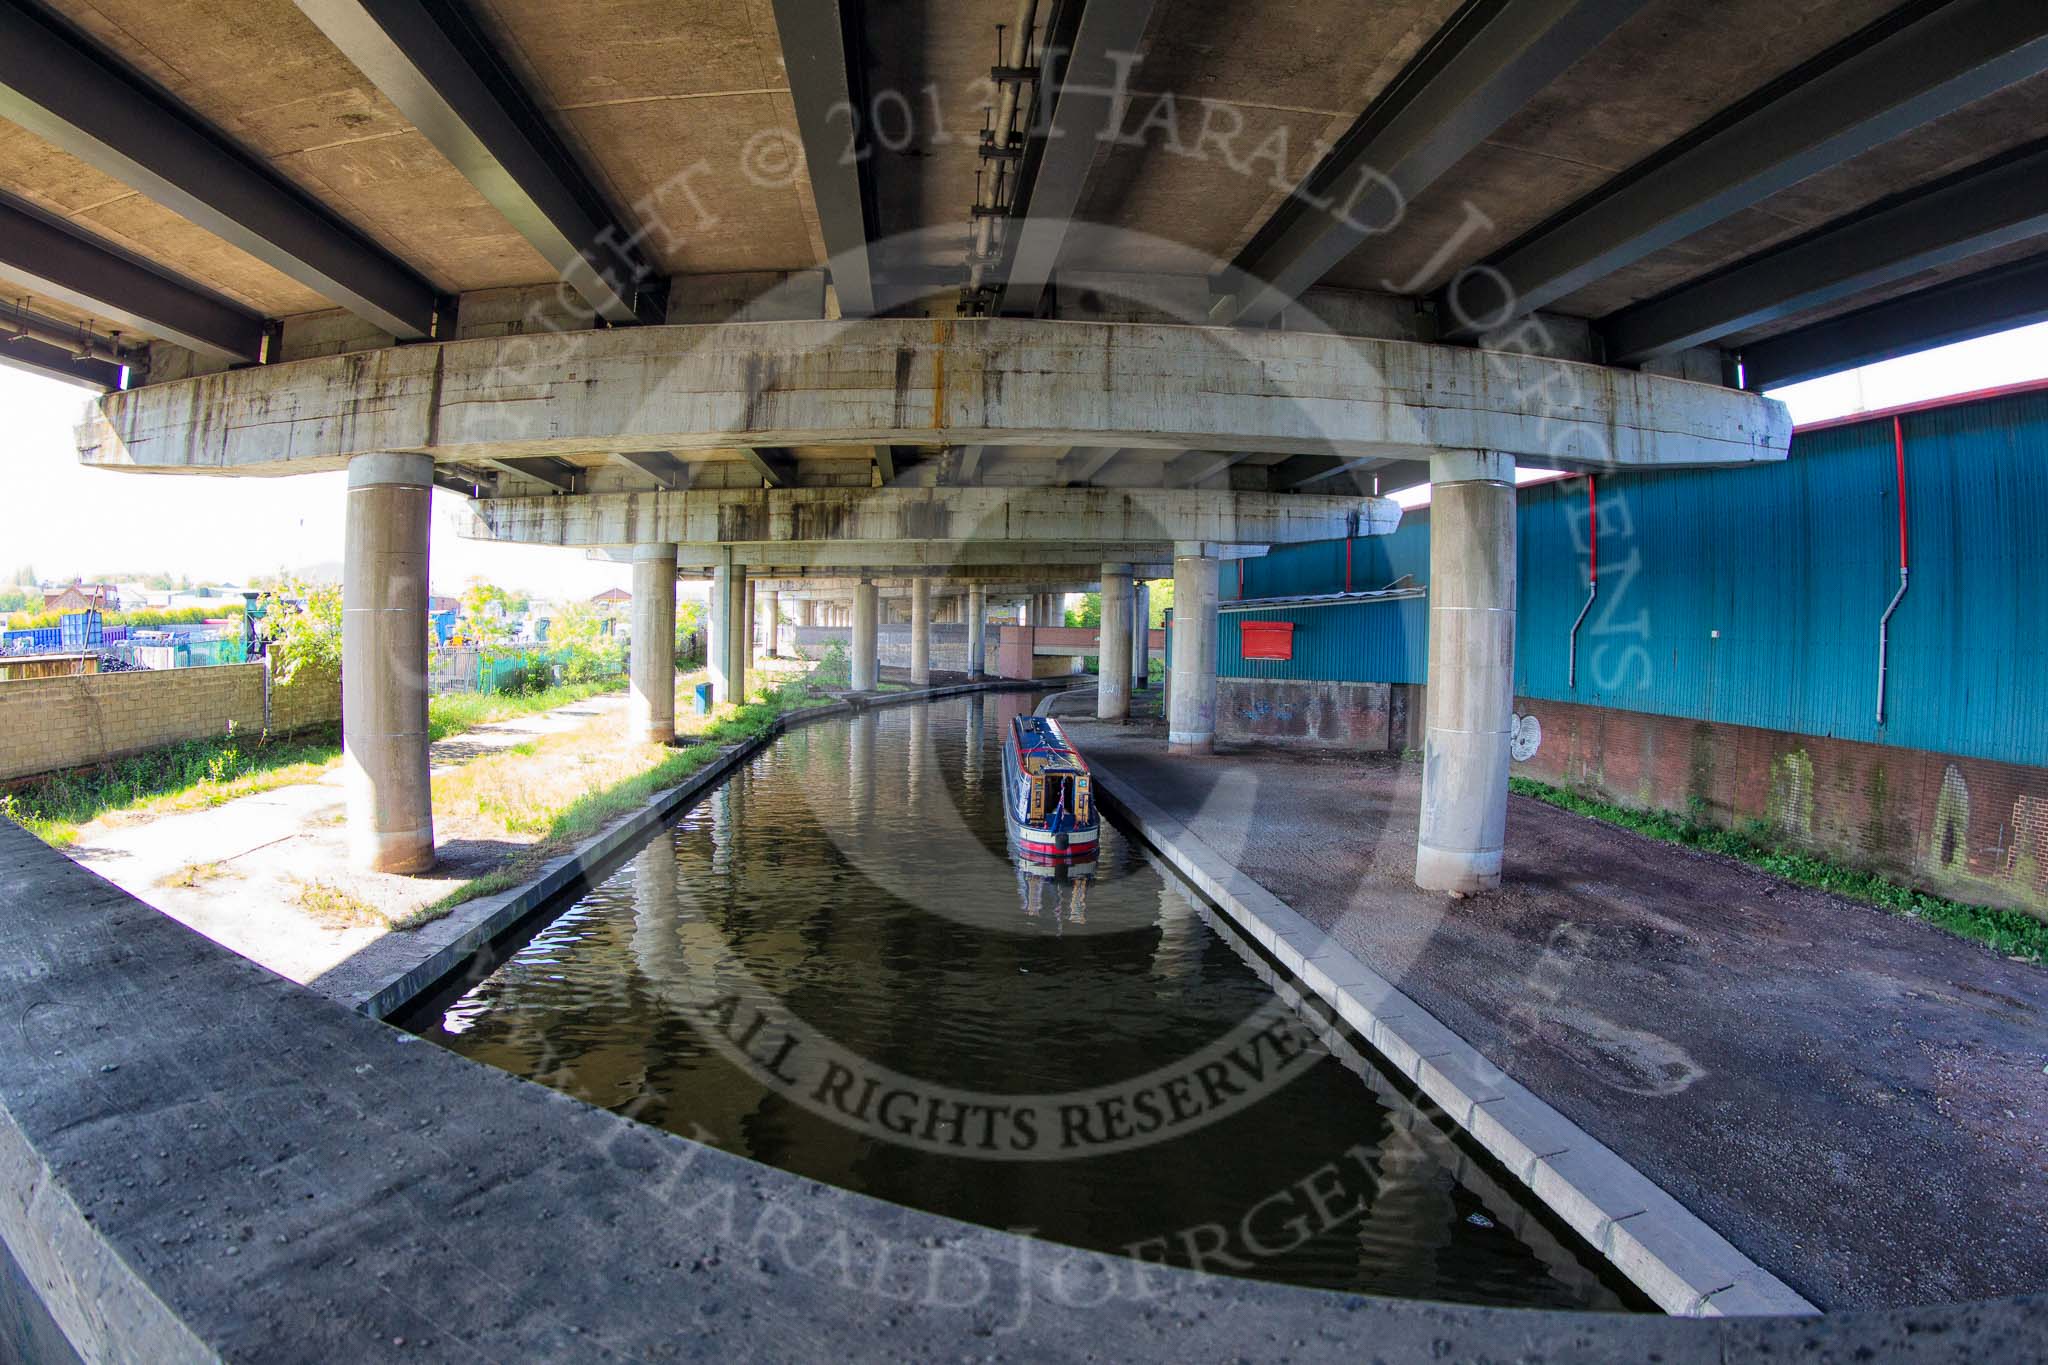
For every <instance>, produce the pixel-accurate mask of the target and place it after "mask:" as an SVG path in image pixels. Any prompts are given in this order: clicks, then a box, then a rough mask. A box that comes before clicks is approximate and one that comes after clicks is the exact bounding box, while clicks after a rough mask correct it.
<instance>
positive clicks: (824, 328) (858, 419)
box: [78, 318, 1791, 474]
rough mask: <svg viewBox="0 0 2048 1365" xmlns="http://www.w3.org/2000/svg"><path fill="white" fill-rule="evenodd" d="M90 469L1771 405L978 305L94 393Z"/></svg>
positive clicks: (1584, 439)
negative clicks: (999, 313) (1031, 315)
mask: <svg viewBox="0 0 2048 1365" xmlns="http://www.w3.org/2000/svg"><path fill="white" fill-rule="evenodd" d="M78 439H79V452H80V459H81V460H82V461H83V462H85V463H87V464H93V465H105V466H110V467H129V468H136V469H155V470H184V471H189V472H206V473H217V474H221V473H250V474H256V473H271V474H283V473H303V472H308V471H313V470H320V469H333V468H339V467H340V466H341V465H342V463H343V462H345V461H346V460H347V459H348V458H349V457H350V456H352V455H357V454H361V453H363V452H365V451H393V450H421V451H428V452H430V453H432V454H434V455H436V456H437V457H440V458H445V459H449V460H479V459H507V458H519V457H522V456H545V455H563V454H585V455H587V454H593V453H609V454H619V453H625V452H630V451H642V450H692V449H697V450H710V449H732V448H735V447H738V446H746V447H756V446H806V445H832V444H909V445H918V444H923V445H934V444H954V445H963V446H981V445H1020V444H1021V445H1054V446H1102V447H1111V446H1114V447H1133V448H1149V449H1162V450H1174V449H1226V450H1237V451H1248V452H1268V453H1282V454H1324V453H1336V454H1340V455H1353V456H1375V455H1389V454H1392V455H1410V456H1412V455H1413V454H1414V453H1416V452H1418V451H1425V452H1426V451H1429V450H1435V449H1444V448H1474V449H1485V450H1499V451H1504V452H1507V453H1509V454H1512V455H1515V456H1516V457H1518V458H1520V459H1523V460H1525V461H1527V462H1530V463H1533V464H1538V465H1551V466H1557V467H1560V468H1596V469H1603V468H1611V467H1616V466H1623V467H1628V466H1661V465H1720V464H1743V463H1748V462H1751V461H1756V460H1770V459H1778V458H1782V457H1783V455H1784V453H1785V450H1786V448H1787V446H1788V445H1789V443H1790V439H1791V420H1790V418H1789V416H1788V415H1787V413H1786V410H1785V408H1784V406H1783V405H1782V404H1780V403H1778V402H1776V401H1774V400H1771V399H1766V398H1762V397H1759V396H1757V395H1755V394H1750V393H1744V392H1742V391H1740V390H1735V389H1726V388H1721V387H1718V386H1715V385H1710V384H1699V383H1693V382H1690V381H1686V380H1679V379H1669V378H1665V377H1662V376H1658V375H1651V374H1644V373H1640V372H1634V371H1624V370H1616V369H1610V368H1607V367H1605V366H1599V365H1589V364H1584V363H1581V362H1575V361H1564V360H1552V359H1548V358H1545V357H1540V356H1533V355H1527V354H1523V353H1520V352H1513V351H1482V350H1474V349H1468V348H1465V347H1457V346H1442V345H1431V344H1425V343H1419V342H1407V341H1385V340H1369V339H1362V338H1356V337H1340V336H1334V335H1331V334H1328V333H1320V332H1284V331H1248V330H1238V329H1234V328H1224V327H1185V326H1171V327H1169V326H1155V325H1143V324H1135V323H1092V322H1061V321H1038V320H1029V319H1008V318H980V319H960V320H936V321H935V320H931V319H923V318H901V319H868V320H863V321H851V322H773V323H758V322H750V323H724V324H718V325H713V326H698V327H634V328H622V329H615V330H610V331H587V332H558V333H541V334H530V335H522V336H514V337H496V338H489V339H481V340H474V341H456V342H447V343H443V344H439V345H420V346H405V347H395V348H390V349H385V350H378V351H363V352H356V353H353V354H349V355H342V356H329V357H321V358H317V359H311V360H300V361H293V362H290V363H287V364H279V365H268V366H261V367H255V368H250V369H244V370H234V371H229V372H227V373H223V374H211V375H204V376H200V377H197V378H193V379H184V380H176V381H172V382H169V383H165V384H157V385H149V386H145V387H143V388H139V389H131V390H128V391H126V392H117V393H110V394H107V395H105V396H104V397H103V398H101V399H100V401H99V403H98V405H97V407H96V408H95V409H94V410H93V412H92V414H91V415H90V416H89V417H88V419H87V421H86V423H85V425H84V426H83V427H82V428H81V429H80V432H79V438H78Z"/></svg>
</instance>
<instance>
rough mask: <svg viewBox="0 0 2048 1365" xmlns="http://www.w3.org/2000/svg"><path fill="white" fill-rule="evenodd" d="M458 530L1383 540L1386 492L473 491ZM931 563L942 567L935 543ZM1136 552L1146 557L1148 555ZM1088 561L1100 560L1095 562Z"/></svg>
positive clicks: (555, 534) (847, 538)
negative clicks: (480, 494) (530, 494)
mask: <svg viewBox="0 0 2048 1365" xmlns="http://www.w3.org/2000/svg"><path fill="white" fill-rule="evenodd" d="M468 510H469V517H468V519H467V521H465V522H462V523H459V533H460V534H461V535H463V536H465V537H468V538H471V539H477V540H502V541H513V542H517V543H521V544H529V545H560V546H611V545H634V544H648V543H674V544H682V545H716V544H791V545H812V544H834V543H844V542H857V543H861V544H864V545H867V546H870V547H872V548H871V549H869V550H868V551H866V553H867V554H868V556H869V558H867V560H866V562H867V563H870V564H874V565H878V566H879V565H887V564H891V563H896V562H900V559H897V558H892V557H891V556H892V555H897V554H898V552H897V551H895V550H893V549H891V548H890V547H892V546H897V545H900V544H903V543H906V542H912V541H918V542H927V543H931V542H937V543H939V544H940V545H945V544H960V545H970V544H983V545H986V544H1001V545H1005V546H1015V547H1016V550H1015V551H1013V553H1016V552H1022V551H1028V550H1029V549H1030V548H1031V547H1032V546H1036V545H1047V546H1058V547H1064V548H1065V550H1066V552H1069V553H1070V552H1071V551H1072V549H1073V547H1076V546H1093V545H1096V544H1138V545H1153V546H1170V545H1173V544H1186V543H1191V542H1200V543H1203V544H1204V545H1205V546H1207V545H1208V544H1212V543H1214V542H1230V543H1235V542H1258V543H1261V544H1276V545H1277V544H1289V543H1294V542H1300V541H1313V540H1333V539H1337V538H1340V537H1343V536H1348V535H1386V534H1389V533H1391V532H1392V531H1393V530H1394V529H1395V528H1396V527H1398V526H1399V525H1400V522H1401V509H1400V506H1399V505H1398V504H1397V503H1395V502H1394V501H1393V500H1392V499H1391V498H1373V497H1359V496H1355V495H1354V496H1348V497H1333V496H1324V495H1320V494H1308V493H1230V492H1208V491H1202V490H1196V489H1175V488H1160V489H1151V490H1147V491H1145V492H1143V493H1140V494H1135V495H1134V494H1132V493H1131V492H1130V490H1128V489H1114V488H953V487H944V488H730V489H702V490H693V491H691V492H687V493H667V492H645V493H592V494H584V495H579V496H575V497H546V498H477V499H475V500H473V501H472V502H471V503H470V504H469V509H468ZM934 557H935V558H937V559H938V561H939V562H945V557H944V552H943V550H941V551H940V552H939V553H938V554H937V555H936V556H934ZM1143 557H1144V558H1152V557H1153V556H1150V555H1146V556H1143ZM1095 562H1096V563H1097V564H1098V565H1099V564H1100V563H1101V560H1100V559H1099V558H1098V559H1097V560H1096V561H1095Z"/></svg>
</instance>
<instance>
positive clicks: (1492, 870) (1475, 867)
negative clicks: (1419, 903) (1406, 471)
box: [1175, 451, 1515, 893]
mask: <svg viewBox="0 0 2048 1365" xmlns="http://www.w3.org/2000/svg"><path fill="white" fill-rule="evenodd" d="M1430 484H1431V489H1430V512H1429V521H1430V535H1429V719H1428V733H1427V736H1426V738H1425V739H1424V741H1423V749H1422V820H1421V826H1420V828H1419V830H1418V832H1417V835H1416V849H1415V884H1416V885H1417V886H1420V887H1422V888H1423V889H1424V890H1428V891H1455V892H1459V893H1464V892H1469V891H1485V890H1491V889H1492V888H1494V887H1497V886H1499V885H1500V864H1501V848H1502V845H1503V844H1504V843H1505V840H1506V833H1507V812H1508V740H1509V733H1510V727H1511V725H1512V722H1513V710H1514V695H1515V676H1514V674H1515V462H1514V459H1513V457H1511V456H1508V455H1502V454H1498V453H1495V452H1491V451H1468V452H1464V453H1454V454H1447V455H1439V456H1437V457H1436V458H1435V459H1433V460H1432V461H1431V462H1430ZM1177 606H1178V603H1177V602H1176V607H1177ZM1175 615H1176V617H1178V615H1179V613H1178V610H1176V612H1175ZM1176 657H1178V655H1176ZM1175 685H1176V687H1177V686H1178V680H1177V679H1176V683H1175Z"/></svg>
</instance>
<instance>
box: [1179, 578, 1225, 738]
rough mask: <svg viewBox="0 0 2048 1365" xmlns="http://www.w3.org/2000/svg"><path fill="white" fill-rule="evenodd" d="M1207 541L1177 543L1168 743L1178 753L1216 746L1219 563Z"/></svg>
mask: <svg viewBox="0 0 2048 1365" xmlns="http://www.w3.org/2000/svg"><path fill="white" fill-rule="evenodd" d="M1207 548H1208V547H1207V546H1204V545H1176V546H1174V547H1173V693H1172V696H1171V697H1169V698H1168V701H1167V707H1168V710H1167V716H1166V747H1167V751H1168V752H1170V753H1176V754H1206V753H1213V752H1215V749H1216V584H1217V578H1218V572H1219V567H1220V566H1219V564H1218V561H1217V559H1216V557H1215V556H1213V555H1207V554H1203V553H1202V551H1203V550H1205V549H1207Z"/></svg>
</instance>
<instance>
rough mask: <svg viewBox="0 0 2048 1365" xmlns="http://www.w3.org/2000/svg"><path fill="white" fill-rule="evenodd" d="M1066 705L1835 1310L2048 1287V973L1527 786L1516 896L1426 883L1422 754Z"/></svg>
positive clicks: (1515, 851)
mask: <svg viewBox="0 0 2048 1365" xmlns="http://www.w3.org/2000/svg"><path fill="white" fill-rule="evenodd" d="M1065 723H1066V724H1067V725H1068V727H1069V731H1070V733H1071V734H1072V735H1073V738H1074V740H1075V742H1076V743H1077V744H1079V745H1080V746H1081V748H1082V749H1083V750H1084V751H1085V752H1086V753H1087V755H1088V757H1089V759H1090V761H1091V762H1093V763H1095V764H1097V765H1098V766H1101V767H1103V768H1106V769H1109V770H1110V771H1111V773H1112V774H1113V775H1115V776H1118V777H1121V778H1122V779H1124V780H1125V781H1126V782H1128V783H1131V784H1134V785H1136V786H1137V787H1138V788H1139V789H1140V790H1141V791H1143V792H1144V794H1145V795H1146V796H1147V797H1149V798H1150V799H1151V800H1152V801H1154V802H1155V803H1157V804H1159V805H1160V806H1162V807H1164V808H1165V809H1166V811H1167V813H1168V814H1170V815H1172V816H1173V817H1174V818H1176V819H1178V820H1180V821H1181V822H1183V823H1184V824H1186V825H1188V826H1189V827H1190V829H1192V830H1193V831H1194V833H1195V834H1196V835H1197V836H1198V837H1200V838H1202V839H1203V840H1205V841H1207V842H1208V843H1209V844H1211V845H1212V846H1213V847H1215V848H1217V849H1219V850H1221V851H1222V852H1224V853H1225V854H1226V855H1228V856H1230V857H1231V858H1233V859H1234V860H1235V861H1236V863H1237V865H1238V866H1239V867H1240V868H1241V869H1242V870H1243V871H1245V872H1246V873H1247V874H1249V875H1250V876H1251V877H1252V878H1253V879H1254V880H1256V881H1258V882H1259V883H1260V884H1261V885H1263V886H1264V887H1265V888H1266V889H1267V890H1269V891H1271V892H1272V893H1274V894H1275V895H1277V896H1279V897H1280V898H1281V899H1283V900H1285V901H1287V902H1288V903H1289V904H1290V905H1292V906H1293V907H1294V908H1295V909H1296V910H1297V911H1298V912H1299V913H1301V914H1302V915H1304V916H1306V917H1307V918H1308V919H1309V920H1311V921H1312V922H1313V923H1315V924H1316V925H1317V926H1319V927H1320V928H1322V929H1324V930H1325V931H1326V932H1328V933H1330V934H1331V936H1332V937H1333V938H1336V939H1337V940H1339V941H1340V942H1342V943H1344V944H1345V945H1346V946H1347V947H1349V948H1350V949H1351V950H1352V951H1353V952H1354V953H1356V954H1357V955H1358V956H1359V957H1361V958H1362V959H1364V960H1365V962H1366V963H1367V964H1368V965H1369V966H1371V967H1373V968H1374V969H1376V970H1378V971H1380V972H1381V973H1383V974H1385V975H1387V976H1389V977H1391V978H1393V979H1394V980H1395V981H1396V982H1397V983H1398V984H1399V985H1400V987H1401V988H1402V989H1403V990H1404V991H1406V992H1407V993H1408V994H1410V995H1411V996H1413V997H1414V998H1415V999H1417V1000H1418V1001H1419V1002H1420V1003H1421V1004H1422V1005H1424V1006H1425V1007H1426V1008H1428V1009H1429V1010H1430V1011H1431V1012H1432V1013H1434V1014H1435V1015H1436V1016H1437V1017H1438V1018H1439V1019H1441V1020H1442V1021H1443V1022H1444V1023H1446V1024H1448V1025H1449V1026H1450V1027H1451V1028H1452V1029H1454V1030H1455V1031H1457V1032H1458V1033H1459V1034H1461V1035H1462V1036H1463V1037H1464V1038H1466V1039H1467V1040H1468V1041H1470V1042H1471V1043H1473V1044H1474V1045H1476V1046H1477V1047H1478V1048H1479V1050H1480V1051H1481V1052H1483V1053H1485V1054H1486V1055H1487V1056H1488V1057H1489V1058H1491V1059H1493V1060H1494V1061H1496V1062H1498V1063H1499V1064H1500V1065H1501V1066H1502V1067H1503V1068H1504V1069H1505V1070H1506V1071H1507V1072H1508V1073H1509V1074H1510V1075H1512V1076H1514V1077H1515V1079H1517V1080H1519V1081H1521V1082H1522V1083H1523V1084H1525V1085H1527V1086H1528V1087H1529V1088H1530V1089H1532V1090H1534V1091H1535V1092H1536V1093H1537V1094H1539V1095H1541V1096H1542V1097H1543V1098H1544V1099H1545V1100H1547V1101H1549V1102H1550V1103H1551V1104H1552V1105H1553V1106H1555V1107H1556V1108H1557V1109H1559V1110H1560V1111H1562V1112H1563V1113H1564V1114H1565V1115H1566V1116H1567V1117H1569V1118H1571V1119H1572V1120H1573V1121H1574V1122H1576V1123H1578V1124H1580V1125H1581V1126H1582V1127H1584V1128H1585V1129H1586V1130H1587V1131H1588V1132H1590V1133H1592V1134H1593V1136H1595V1137H1597V1138H1599V1139H1600V1140H1601V1141H1602V1142H1605V1143H1606V1144H1607V1145H1609V1146H1610V1147H1612V1148H1614V1149H1615V1150H1616V1151H1617V1152H1618V1153H1619V1154H1620V1155H1621V1156H1623V1157H1624V1158H1626V1159H1627V1160H1628V1161H1630V1162H1632V1163H1633V1164H1634V1165H1635V1166H1636V1167H1637V1168H1638V1169H1639V1170H1641V1171H1642V1172H1643V1173H1644V1174H1646V1175H1648V1176H1649V1177H1650V1178H1652V1179H1653V1180H1655V1181H1657V1182H1658V1183H1659V1184H1660V1185H1662V1186H1663V1187H1664V1188H1665V1189H1666V1190H1668V1191H1669V1192H1670V1193H1672V1194H1673V1195H1675V1196H1676V1197H1677V1198H1678V1199H1680V1200H1681V1201H1683V1202H1684V1203H1685V1204H1686V1205H1687V1206H1688V1207H1690V1208H1691V1209H1693V1210H1694V1211H1695V1212H1696V1213H1698V1214H1699V1215H1700V1216H1701V1217H1702V1218H1704V1219H1705V1220H1706V1221H1707V1222H1708V1223H1709V1224H1711V1225H1712V1226H1713V1227H1714V1228H1715V1229H1717V1230H1718V1231H1719V1232H1721V1233H1722V1235H1723V1236H1725V1237H1727V1238H1728V1239H1729V1240H1730V1241H1732V1242H1733V1243H1735V1245H1736V1246H1738V1247H1739V1248H1741V1249H1742V1250H1743V1251H1745V1252H1747V1253H1748V1254H1749V1255H1751V1256H1752V1257H1754V1258H1755V1259H1756V1260H1757V1261H1759V1262H1760V1263H1762V1264H1763V1265H1764V1266H1766V1267H1767V1268H1768V1269H1770V1270H1771V1271H1773V1272H1774V1273H1775V1274H1777V1275H1779V1276H1780V1277H1782V1278H1783V1279H1784V1280H1786V1281H1787V1282H1788V1283H1790V1284H1791V1285H1792V1286H1793V1287H1794V1288H1796V1289H1798V1290H1799V1291H1800V1292H1801V1293H1802V1294H1804V1295H1805V1296H1806V1297H1807V1298H1809V1299H1811V1300H1813V1301H1814V1302H1815V1303H1818V1304H1819V1305H1821V1306H1822V1307H1823V1308H1827V1309H1840V1308H1846V1307H1851V1306H1876V1305H1885V1304H1894V1305H1895V1304H1901V1303H1928V1302H1935V1301H1945V1300H1956V1299H1964V1298H1984V1297H1992V1296H1998V1295H2007V1294H2015V1293H2022V1292H2039V1291H2042V1290H2044V1289H2048V1253H2044V1250H2043V1249H2044V1248H2048V1074H2044V1067H2048V969H2044V968H2042V967H2038V966H2032V965H2028V964H2024V963H2017V962H2012V961H2008V960H2007V959H2005V958H2003V957H2000V956H1998V955H1997V954H1995V953H1992V952H1990V951H1989V950H1987V949H1984V948H1980V947H1978V946H1976V945H1974V944H1971V943H1967V942H1964V941H1962V940H1959V939H1956V938H1953V937H1950V936H1949V935H1946V934H1943V933H1941V932H1940V931H1938V930H1935V929H1932V928H1930V927H1928V926H1926V925H1922V924H1917V923H1914V922H1912V921H1909V920H1904V919H1900V918H1897V917H1895V916H1890V915H1887V914H1885V913H1883V912H1881V911H1878V910H1874V909H1871V908H1870V907H1867V906H1863V905H1859V904H1856V903H1854V902H1850V901H1845V900H1842V899H1840V898H1838V897H1834V896H1829V895H1826V894H1824V893H1821V892H1817V891H1810V890H1806V889H1804V888H1801V887H1797V886H1793V885H1790V884H1787V883H1785V882H1781V881H1779V880H1777V879H1775V878H1772V877H1769V876H1766V875H1764V874H1762V873H1760V872H1757V871H1755V870H1754V869H1751V868H1749V867H1748V866H1746V865H1744V864H1740V863H1737V862H1734V861H1732V860H1729V859H1725V858H1720V857H1717V856H1714V855H1711V854H1704V853H1697V852H1693V851H1691V850H1686V849H1681V848H1676V847H1674V846H1671V845H1668V844H1663V843H1658V842H1656V841H1653V840H1649V839H1645V838H1642V837H1640V836H1637V835H1634V834H1630V833H1628V832H1626V831H1622V830H1617V829H1614V828H1612V827H1609V826H1607V825H1604V824H1600V823H1598V822H1595V821H1591V820H1587V819H1584V818H1581V817H1578V816H1574V815H1571V814H1568V813H1566V812H1563V811H1559V810H1556V809H1554V808H1553V807H1550V806H1546V805H1543V804H1541V803H1539V802H1535V801H1529V800H1524V799H1521V798H1513V799H1512V800H1511V802H1510V809H1509V814H1508V851H1507V862H1506V868H1505V878H1506V884H1505V886H1504V887H1503V889H1502V890H1501V891H1500V892H1498V893H1495V894H1489V895H1484V896H1476V897H1471V898H1467V899H1464V900H1452V899H1450V898H1448V897H1444V896H1440V895H1431V894H1427V893H1424V892H1422V891H1419V890H1417V889H1416V888H1415V886H1414V885H1413V882H1412V880H1411V878H1412V875H1413V871H1414V857H1415V812H1416V808H1417V802H1418V797H1419V772H1418V770H1417V769H1416V768H1415V767H1414V766H1413V765H1412V764H1409V765H1403V764H1400V763H1397V762H1393V761H1390V760H1383V761H1375V760H1370V759H1359V758H1356V757H1344V758H1331V757H1323V756H1312V755H1294V754H1281V753H1274V752H1268V751H1259V752H1244V753H1236V754H1228V755H1224V756H1220V757H1218V758H1214V759H1198V758H1197V759H1190V758H1174V757H1170V756H1168V755H1167V754H1166V753H1165V744H1164V742H1163V735H1161V734H1160V733H1158V732H1157V730H1156V727H1136V726H1134V727H1130V728H1120V727H1112V726H1103V725H1099V724H1097V723H1095V722H1093V721H1083V720H1067V721H1066V722H1065Z"/></svg>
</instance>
